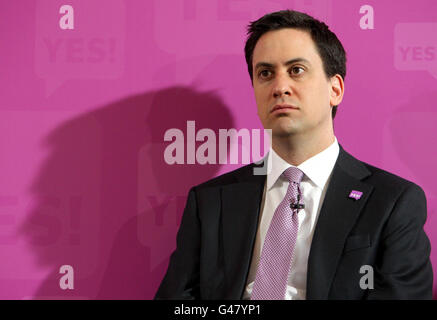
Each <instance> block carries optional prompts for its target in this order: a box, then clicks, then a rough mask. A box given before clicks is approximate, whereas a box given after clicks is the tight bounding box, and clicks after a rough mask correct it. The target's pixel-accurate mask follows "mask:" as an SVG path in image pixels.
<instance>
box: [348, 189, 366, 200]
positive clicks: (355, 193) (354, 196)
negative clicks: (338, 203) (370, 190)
mask: <svg viewBox="0 0 437 320" xmlns="http://www.w3.org/2000/svg"><path fill="white" fill-rule="evenodd" d="M362 195H363V193H362V192H361V191H357V190H352V191H351V193H350V194H349V198H352V199H355V200H359V199H360V198H361V196H362Z"/></svg>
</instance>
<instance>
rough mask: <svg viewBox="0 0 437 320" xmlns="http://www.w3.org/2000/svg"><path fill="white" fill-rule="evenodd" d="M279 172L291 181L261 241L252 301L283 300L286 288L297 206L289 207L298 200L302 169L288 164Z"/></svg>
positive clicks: (296, 230)
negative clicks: (261, 247)
mask: <svg viewBox="0 0 437 320" xmlns="http://www.w3.org/2000/svg"><path fill="white" fill-rule="evenodd" d="M282 174H283V175H284V177H285V178H286V179H287V180H288V181H290V184H289V185H288V189H287V193H286V195H285V197H284V199H283V200H282V202H281V203H280V204H279V206H278V207H277V208H276V210H275V213H274V215H273V218H272V221H271V223H270V226H269V229H268V231H267V234H266V238H265V240H264V245H263V249H262V252H261V257H260V260H259V264H258V270H257V272H256V276H255V283H254V285H253V290H252V296H251V299H252V300H283V299H284V298H285V292H286V290H287V283H288V274H289V272H290V267H291V259H292V257H293V251H294V246H295V244H296V239H297V232H298V229H299V221H298V216H297V209H291V207H290V205H291V203H297V201H298V194H300V190H299V184H300V182H301V180H302V177H303V172H302V171H301V170H300V169H298V168H296V167H290V168H288V169H287V170H285V171H284V172H283V173H282Z"/></svg>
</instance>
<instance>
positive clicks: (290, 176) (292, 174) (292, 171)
mask: <svg viewBox="0 0 437 320" xmlns="http://www.w3.org/2000/svg"><path fill="white" fill-rule="evenodd" d="M282 174H283V175H284V177H285V178H286V179H287V180H288V181H289V182H295V183H297V184H300V182H301V181H302V178H303V172H302V170H300V169H299V168H296V167H290V168H288V169H287V170H285V171H284V172H283V173H282Z"/></svg>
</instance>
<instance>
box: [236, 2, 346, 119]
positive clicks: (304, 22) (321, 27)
mask: <svg viewBox="0 0 437 320" xmlns="http://www.w3.org/2000/svg"><path fill="white" fill-rule="evenodd" d="M284 28H293V29H299V30H303V31H307V32H309V33H310V35H311V38H312V39H313V41H314V43H315V45H316V48H317V51H318V53H319V55H320V57H321V59H322V62H323V69H324V71H325V75H326V77H327V78H331V77H332V76H334V75H336V74H339V75H341V76H342V78H343V80H344V78H345V77H346V52H345V51H344V48H343V45H342V44H341V42H340V41H339V40H338V38H337V36H336V35H335V34H334V33H333V32H332V31H331V30H329V27H328V26H327V25H326V24H325V23H323V22H321V21H319V20H317V19H314V18H313V17H311V16H309V15H307V14H305V13H302V12H298V11H292V10H282V11H277V12H273V13H269V14H266V15H265V16H263V17H261V18H260V19H258V20H256V21H252V22H251V23H250V24H249V26H248V27H247V35H248V38H247V41H246V45H245V47H244V53H245V56H246V62H247V68H248V70H249V75H250V80H251V81H252V83H253V72H252V58H253V50H254V49H255V45H256V43H257V42H258V40H259V38H260V37H261V36H262V35H263V34H264V33H266V32H268V31H273V30H279V29H284ZM336 112H337V106H333V107H332V118H334V117H335V114H336Z"/></svg>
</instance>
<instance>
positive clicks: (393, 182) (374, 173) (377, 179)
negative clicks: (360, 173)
mask: <svg viewBox="0 0 437 320" xmlns="http://www.w3.org/2000/svg"><path fill="white" fill-rule="evenodd" d="M362 163H363V165H364V166H365V167H366V168H367V169H368V170H369V171H370V172H371V175H370V176H369V177H368V182H370V183H372V184H375V185H377V186H378V187H380V188H383V189H386V190H394V191H396V193H402V192H404V191H405V190H407V189H410V190H415V191H416V192H419V193H423V190H422V188H421V187H420V186H419V185H417V184H416V183H414V182H413V181H410V180H407V179H405V178H402V177H400V176H398V175H396V174H394V173H391V172H388V171H386V170H384V169H381V168H378V167H375V166H373V165H370V164H368V163H365V162H362Z"/></svg>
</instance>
